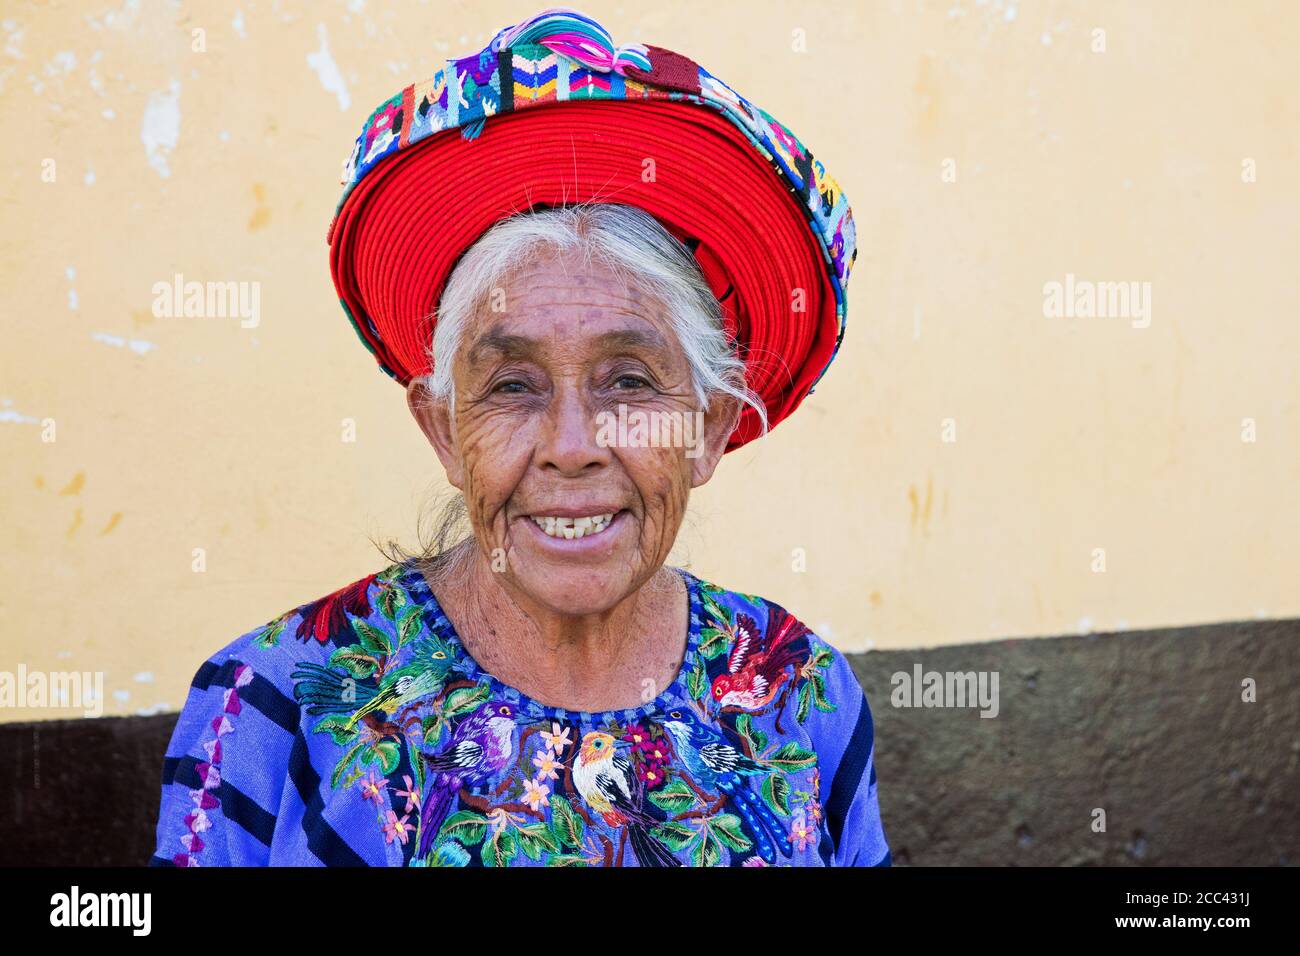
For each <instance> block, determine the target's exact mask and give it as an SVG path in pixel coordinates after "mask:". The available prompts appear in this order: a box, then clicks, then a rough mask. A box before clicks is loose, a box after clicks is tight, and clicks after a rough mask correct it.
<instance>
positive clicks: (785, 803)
mask: <svg viewBox="0 0 1300 956" xmlns="http://www.w3.org/2000/svg"><path fill="white" fill-rule="evenodd" d="M763 799H764V800H766V801H767V805H768V806H769V807H771V808H772V809H773V810H775V811H776V812H777V813H779V814H780V815H781V816H783V817H788V816H789V815H790V781H788V780H786V778H785V774H783V773H774V774H769V775H768V777H767V778H766V779H765V780H764V781H763Z"/></svg>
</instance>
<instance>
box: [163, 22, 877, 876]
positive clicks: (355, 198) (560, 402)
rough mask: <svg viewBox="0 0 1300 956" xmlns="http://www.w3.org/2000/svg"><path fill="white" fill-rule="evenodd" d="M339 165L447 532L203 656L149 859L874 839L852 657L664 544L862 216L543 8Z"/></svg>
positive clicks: (865, 731) (361, 856)
mask: <svg viewBox="0 0 1300 956" xmlns="http://www.w3.org/2000/svg"><path fill="white" fill-rule="evenodd" d="M344 179H345V185H346V187H347V188H346V191H345V193H344V198H343V200H342V202H341V203H340V205H339V208H338V211H337V214H336V216H335V221H334V222H333V224H332V225H331V229H330V236H329V241H330V246H331V262H332V267H333V274H334V280H335V283H336V286H337V288H338V291H339V295H340V299H341V301H342V303H343V306H344V309H345V310H346V312H347V314H348V316H349V318H350V319H351V320H352V322H353V324H354V325H355V327H356V329H357V331H358V333H359V335H360V337H361V339H362V341H363V342H365V343H366V345H367V346H368V347H369V348H370V349H371V351H372V352H373V353H374V354H375V356H376V358H377V359H378V362H379V364H380V367H381V368H382V369H383V370H384V371H385V372H387V373H388V374H389V375H391V376H392V377H393V378H395V379H397V381H399V382H400V383H402V384H403V385H404V386H405V387H406V394H407V402H408V405H409V408H410V411H411V413H412V414H413V415H414V418H415V420H416V422H417V423H418V425H419V427H420V429H421V430H422V431H423V433H424V435H425V436H426V437H427V438H428V440H429V443H430V445H431V446H432V447H433V450H434V452H435V453H436V454H437V457H438V459H439V461H440V462H441V464H442V467H443V469H445V472H446V477H447V480H448V481H449V482H450V484H451V485H452V486H454V488H456V489H458V490H459V492H460V493H461V494H460V496H459V497H458V499H457V502H456V503H455V504H456V507H458V508H459V509H460V510H459V516H460V517H461V518H464V519H467V524H468V526H469V529H470V530H471V531H472V534H469V535H467V536H466V537H464V539H463V540H460V541H458V542H453V541H450V540H449V539H448V536H447V535H446V534H445V533H444V534H442V535H440V536H439V540H438V541H437V542H434V543H432V544H430V545H429V546H427V547H425V548H424V550H423V551H422V552H421V553H419V554H417V555H408V554H405V553H404V552H403V553H399V554H395V555H393V558H395V560H394V563H392V564H391V565H390V566H389V567H386V568H384V569H383V570H380V571H378V572H377V573H375V574H372V575H370V576H368V577H366V578H363V579H362V580H360V581H357V582H355V583H353V584H350V585H348V586H347V587H345V588H342V589H341V590H339V591H337V592H335V593H334V594H331V595H329V596H327V597H324V598H321V599H319V600H316V601H312V602H311V603H308V604H305V605H303V606H301V607H298V608H296V609H295V610H293V611H289V612H288V613H286V614H284V615H282V616H280V617H278V618H276V619H275V620H274V621H272V622H270V623H268V624H266V625H265V626H262V627H259V628H256V629H255V630H253V631H250V632H249V633H248V634H245V635H244V636H243V637H241V638H239V639H238V640H236V641H234V642H233V643H231V644H230V645H228V646H227V647H225V648H223V649H222V650H221V651H219V652H218V653H217V654H215V655H214V656H213V657H212V658H211V659H210V660H209V661H208V662H207V663H205V664H204V666H203V667H202V668H201V669H200V670H199V672H198V674H197V675H196V677H195V679H194V683H193V687H192V689H191V692H190V696H189V698H188V700H187V702H186V705H185V708H184V710H183V712H182V713H181V715H180V719H179V721H178V723H177V726H176V730H175V732H174V734H173V736H172V740H171V744H170V747H169V749H168V752H167V753H168V756H167V759H166V763H165V768H164V783H163V799H162V808H161V818H160V820H159V824H158V842H157V850H156V853H155V856H154V857H153V859H152V861H151V862H152V863H153V864H155V865H172V864H174V865H178V866H196V865H198V866H208V865H222V864H226V865H267V864H269V865H277V864H313V865H314V864H324V865H336V864H367V865H386V866H480V865H482V866H509V865H546V866H572V865H595V866H652V867H675V866H684V865H686V866H719V865H723V866H726V865H729V866H870V865H881V864H888V863H889V861H890V854H889V849H888V847H887V845H886V842H885V835H884V831H883V829H882V825H881V821H880V815H879V810H878V804H877V798H876V777H875V771H874V767H873V737H872V721H871V712H870V709H869V707H868V703H867V700H866V697H865V695H864V694H863V692H862V689H861V687H860V685H859V684H858V682H857V679H856V678H855V676H854V674H853V672H852V670H851V668H850V666H849V664H848V662H847V661H846V659H845V658H844V657H843V655H842V654H841V653H840V652H839V651H837V650H836V649H835V648H834V647H832V646H831V645H829V644H828V643H826V642H825V641H824V640H822V639H820V638H818V637H817V636H816V635H814V634H813V633H811V632H810V631H809V629H808V628H807V627H805V626H804V625H803V624H802V623H800V622H799V621H798V620H797V619H796V618H795V617H793V616H792V615H791V614H790V613H789V612H787V611H786V610H784V609H783V608H782V607H780V606H779V605H777V604H775V603H773V602H771V601H769V600H766V599H764V598H761V597H756V596H753V595H749V594H746V593H743V592H736V591H730V590H727V589H725V588H722V587H720V586H718V585H715V584H712V583H709V582H707V581H704V580H702V579H700V578H698V577H696V576H695V575H693V574H691V573H690V572H688V571H685V570H682V569H679V568H671V567H667V566H665V561H666V560H667V559H668V556H669V552H670V551H671V549H672V546H673V542H674V539H675V538H676V535H677V532H678V529H679V527H680V526H681V523H682V519H683V516H684V514H685V510H686V506H687V502H688V499H689V497H690V491H691V489H692V488H695V487H698V486H700V485H702V484H704V483H705V482H707V481H708V480H709V478H710V477H711V476H712V474H713V472H714V469H715V468H716V467H717V465H718V463H719V461H720V460H721V458H722V456H723V454H724V453H725V452H727V451H729V450H731V449H734V448H737V447H740V446H741V445H743V444H745V443H746V442H747V441H749V440H751V439H753V438H755V437H758V436H759V435H761V434H763V433H764V432H765V431H766V430H768V429H769V428H770V427H772V426H774V425H775V424H776V423H777V422H779V421H781V420H782V419H783V418H784V417H786V416H787V415H788V414H789V413H790V412H791V411H793V410H794V408H795V407H796V406H797V405H798V404H799V402H800V401H801V400H802V399H803V397H804V396H805V395H806V394H807V393H808V392H809V391H810V390H811V388H812V385H813V384H814V383H815V382H816V380H817V378H818V377H819V376H820V375H821V373H822V372H823V371H824V370H825V368H826V366H827V364H828V363H829V362H830V359H831V358H832V357H833V355H834V352H835V349H836V347H837V346H838V343H839V338H840V336H841V334H842V329H843V325H842V323H843V317H844V295H843V293H844V285H845V283H846V281H847V278H848V269H849V266H850V264H851V262H852V258H853V228H852V219H851V216H850V213H849V210H848V206H847V203H846V201H845V199H844V197H843V196H842V195H841V194H840V192H839V190H838V188H837V186H836V185H835V183H834V181H833V180H832V179H830V177H829V176H827V175H826V173H825V171H824V169H823V168H822V166H821V164H820V163H819V162H817V161H816V160H815V159H813V157H812V155H811V154H810V153H809V152H808V150H807V149H806V148H805V147H804V146H803V145H802V144H801V143H800V142H799V141H798V140H797V139H795V137H794V136H793V135H792V134H791V133H790V132H789V131H788V130H787V129H786V128H785V127H784V126H782V125H780V124H779V123H778V122H777V121H776V120H774V119H773V118H772V117H770V116H769V115H768V114H766V113H765V112H763V111H762V110H760V109H758V108H757V107H755V106H753V105H752V104H751V103H749V102H748V101H747V100H745V99H744V98H742V97H740V96H739V95H738V94H736V93H735V92H734V91H732V90H731V89H730V88H729V87H727V86H726V85H725V84H723V83H722V82H721V81H720V80H718V79H716V78H715V77H713V76H712V75H710V74H709V73H708V72H707V71H705V70H704V69H703V68H701V67H699V66H698V65H697V64H695V63H693V62H692V61H690V60H688V59H687V58H685V57H683V56H681V55H679V54H676V53H672V52H670V51H668V50H664V49H661V48H657V47H646V46H630V47H620V48H617V49H616V48H614V46H613V45H612V43H611V42H610V40H609V36H608V34H607V33H605V31H604V30H603V29H602V28H601V27H600V26H599V25H598V24H595V23H594V22H593V21H591V20H589V19H587V18H585V17H583V16H582V15H581V14H577V13H575V12H573V11H565V10H550V11H547V12H546V13H544V14H542V15H540V16H538V17H535V18H533V19H531V20H529V21H526V22H524V23H522V24H519V25H517V26H514V27H511V28H507V29H505V30H502V31H501V32H500V33H498V34H497V36H496V37H495V38H494V39H493V41H492V43H491V44H489V46H488V47H487V48H486V49H485V50H484V51H482V52H481V53H479V54H476V55H474V56H471V57H467V58H464V59H461V60H454V61H450V62H449V63H448V64H447V65H446V68H445V69H444V70H443V71H441V72H440V73H438V74H437V75H436V76H435V77H434V78H433V79H432V80H431V81H429V82H427V83H420V84H415V85H414V86H412V87H409V88H407V89H406V90H404V91H403V92H402V93H401V94H399V95H398V96H396V97H394V98H393V99H392V100H390V101H389V102H387V103H385V104H384V105H383V106H381V107H380V108H379V110H377V111H376V112H375V113H374V114H373V115H372V116H371V118H370V120H369V121H368V122H367V124H366V127H365V129H364V130H363V132H362V135H361V137H360V138H359V139H358V141H357V145H356V148H355V149H354V150H353V153H352V156H351V158H350V159H349V161H348V164H347V166H346V167H345V173H344ZM434 306H436V308H434ZM455 517H457V514H456V513H455V512H453V514H452V518H455ZM447 527H452V524H448V525H447Z"/></svg>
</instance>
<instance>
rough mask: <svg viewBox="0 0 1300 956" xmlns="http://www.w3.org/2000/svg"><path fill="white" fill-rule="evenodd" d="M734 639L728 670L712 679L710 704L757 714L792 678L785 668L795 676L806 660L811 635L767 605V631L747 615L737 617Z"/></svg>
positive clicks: (784, 612) (782, 610)
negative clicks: (791, 667)
mask: <svg viewBox="0 0 1300 956" xmlns="http://www.w3.org/2000/svg"><path fill="white" fill-rule="evenodd" d="M732 632H733V634H734V635H735V637H734V639H733V640H732V643H731V650H730V654H729V655H728V658H727V670H726V672H725V673H723V674H719V675H718V676H717V677H715V678H714V679H713V701H714V703H715V704H717V706H719V707H739V708H740V709H742V710H749V711H754V710H759V709H761V708H763V707H766V706H767V705H768V704H770V703H771V702H772V700H773V699H775V697H776V695H777V692H778V691H780V689H781V688H782V687H783V686H784V685H785V683H786V682H787V681H788V680H789V679H790V677H791V673H792V672H791V671H787V670H786V668H788V667H790V666H791V665H793V666H794V670H793V673H796V674H797V673H798V672H799V668H801V667H802V666H803V665H804V664H805V663H806V662H807V660H808V655H809V654H810V653H811V648H810V647H809V644H808V635H809V633H811V632H810V631H809V630H808V628H807V627H805V626H804V624H803V623H801V622H800V621H799V619H798V618H796V617H794V616H793V615H792V614H790V613H789V612H788V611H786V610H785V609H784V608H781V607H778V606H777V605H775V604H768V618H767V628H766V629H765V630H763V631H761V632H760V631H759V629H758V624H757V623H756V622H755V621H754V619H753V618H752V617H750V616H749V615H748V614H739V615H737V616H736V624H735V626H734V627H733V628H732Z"/></svg>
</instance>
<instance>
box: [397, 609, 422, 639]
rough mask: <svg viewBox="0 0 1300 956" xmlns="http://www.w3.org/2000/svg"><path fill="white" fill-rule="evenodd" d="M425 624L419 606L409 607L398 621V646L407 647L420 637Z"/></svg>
mask: <svg viewBox="0 0 1300 956" xmlns="http://www.w3.org/2000/svg"><path fill="white" fill-rule="evenodd" d="M423 626H424V621H423V619H422V618H421V617H420V609H419V608H418V607H409V608H407V609H406V610H405V611H404V612H403V613H402V616H401V617H400V618H399V619H398V622H397V645H398V647H405V646H406V645H407V644H408V643H410V642H411V641H412V640H414V639H415V638H416V637H418V636H419V634H420V629H421V628H422V627H423Z"/></svg>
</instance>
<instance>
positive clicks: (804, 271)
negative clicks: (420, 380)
mask: <svg viewBox="0 0 1300 956" xmlns="http://www.w3.org/2000/svg"><path fill="white" fill-rule="evenodd" d="M648 170H649V171H650V172H649V173H648V172H647V171H648ZM343 184H344V191H343V196H342V198H341V199H340V201H339V205H338V208H337V210H336V212H335V216H334V220H333V221H332V222H331V224H330V230H329V235H328V241H329V244H330V267H331V272H332V274H333V278H334V284H335V287H336V289H337V291H338V294H339V299H340V301H341V303H342V305H343V309H344V311H345V312H346V313H347V315H348V318H349V319H350V320H351V321H352V324H353V326H354V327H355V328H356V331H357V333H358V335H359V336H360V337H361V340H362V342H364V343H365V345H366V346H367V347H368V348H369V349H370V351H371V352H372V353H374V356H375V358H376V360H377V361H378V363H379V367H380V368H381V369H383V371H385V372H386V373H387V374H389V375H390V376H392V377H393V378H395V379H396V380H397V381H398V382H400V383H401V384H403V385H406V384H407V383H408V382H410V381H411V379H412V378H416V377H419V376H422V375H426V374H428V372H429V371H430V369H429V367H428V363H429V359H428V351H427V350H428V346H429V342H430V340H431V338H432V334H433V323H434V322H436V315H434V311H435V309H436V306H437V303H438V301H439V298H440V296H441V294H442V290H443V286H444V285H445V283H446V281H447V278H448V276H449V274H450V272H451V270H452V268H453V267H454V266H455V264H456V261H457V260H458V259H459V257H460V256H461V254H462V253H464V252H465V250H466V249H468V248H469V247H470V246H471V245H473V243H474V242H475V240H477V239H478V238H479V237H480V236H481V235H482V234H483V233H484V232H485V231H486V230H487V229H489V228H490V227H491V226H492V225H493V224H495V223H496V222H498V221H500V220H501V219H504V218H506V217H508V216H510V215H513V214H515V213H518V212H522V211H526V210H528V209H530V208H535V207H537V206H541V205H559V204H564V203H572V202H613V203H622V204H627V205H632V206H637V207H640V208H642V209H644V210H645V211H647V212H649V213H650V214H651V215H653V216H655V217H656V218H657V219H658V220H659V221H660V222H661V223H663V224H664V226H665V228H667V229H668V231H669V232H670V233H672V234H673V235H675V236H676V237H677V238H678V239H680V240H682V241H683V242H685V243H686V244H687V246H688V247H689V248H692V249H693V251H694V254H695V258H696V261H697V262H698V263H699V265H700V267H701V270H702V272H703V273H704V276H705V277H706V279H707V280H708V282H709V285H710V287H711V288H712V290H713V292H714V294H715V296H716V297H717V298H718V300H719V302H720V303H721V305H722V311H723V319H724V325H725V329H726V332H727V334H728V335H729V336H730V337H731V339H732V341H733V343H734V345H735V347H736V349H737V351H738V354H739V355H740V356H741V358H742V359H743V360H744V361H745V367H746V368H745V375H746V381H747V383H748V385H749V387H750V388H751V389H753V390H754V391H755V392H756V393H758V395H759V396H760V397H761V398H762V399H763V401H764V402H765V403H766V406H767V410H768V416H769V424H770V426H775V425H776V424H777V423H778V422H780V421H781V420H782V419H784V418H785V417H786V416H787V415H789V414H790V413H791V412H792V411H794V409H795V408H796V407H797V406H798V405H799V403H800V402H801V401H803V399H804V397H805V396H806V395H808V393H809V392H811V390H812V388H813V386H814V385H816V384H817V382H818V380H819V379H820V378H821V376H822V375H823V374H824V373H825V371H826V369H827V367H828V366H829V365H830V363H831V360H832V359H833V358H834V356H835V353H836V351H837V350H838V348H839V344H840V341H841V340H842V338H843V335H844V322H845V315H846V303H845V288H846V286H847V284H848V279H849V271H850V269H851V268H852V265H853V260H854V258H855V257H856V255H857V252H856V241H855V240H856V230H855V227H854V223H853V213H852V211H851V210H850V208H849V204H848V200H847V198H846V197H845V196H844V194H843V193H842V192H841V191H840V188H839V186H838V184H837V183H836V182H835V180H834V179H833V178H832V177H831V176H830V175H829V174H828V173H827V172H826V170H825V168H824V167H823V166H822V164H821V162H819V161H818V160H817V159H816V158H814V157H813V155H812V153H811V152H810V151H809V150H808V148H807V147H805V146H804V145H803V143H801V142H800V141H799V140H798V138H796V137H795V135H794V134H793V133H791V132H790V130H789V129H787V128H786V127H785V126H784V125H782V124H781V123H780V122H779V121H777V120H776V119H775V118H774V117H772V116H771V115H770V114H768V113H767V112H765V111H764V110H763V109H761V108H760V107H758V106H756V105H754V104H753V103H751V102H750V101H749V100H747V99H745V98H744V97H742V96H741V95H740V94H738V93H736V92H735V91H734V90H732V89H731V87H729V86H727V85H726V84H725V83H723V82H722V81H721V80H719V79H718V78H717V77H715V76H713V75H712V74H711V73H709V72H708V71H707V70H705V69H704V68H703V67H701V66H699V65H698V64H696V63H695V62H694V61H692V60H690V59H688V58H687V57H685V56H682V55H681V54H678V53H674V52H672V51H671V50H665V49H663V48H661V47H656V46H650V45H641V44H636V45H627V46H620V47H615V46H614V44H613V42H612V40H611V39H610V36H609V33H608V32H607V31H606V30H605V29H604V28H603V27H601V26H600V24H598V23H596V22H595V21H594V20H591V19H590V18H588V17H585V16H583V15H582V14H580V13H577V12H575V11H572V10H566V9H551V10H546V11H544V12H542V13H541V14H538V15H537V16H535V17H532V18H530V19H529V20H526V21H524V22H523V23H519V24H517V25H515V26H512V27H507V28H505V29H503V30H501V31H499V32H498V33H497V35H496V36H495V37H493V39H492V41H491V43H489V44H488V46H487V47H485V48H484V49H483V50H482V51H480V52H479V53H477V54H474V55H472V56H467V57H464V58H461V59H454V60H449V61H447V62H446V64H445V65H444V67H443V69H441V70H439V71H438V72H437V73H435V74H434V75H433V77H432V78H430V79H428V80H425V81H423V82H420V83H415V84H413V85H411V86H408V87H407V88H406V89H404V90H402V91H401V92H400V93H398V94H397V95H395V96H393V97H392V98H391V99H389V100H388V101H387V102H385V103H383V104H382V105H380V107H379V108H378V109H377V110H375V112H374V113H373V114H371V116H370V118H369V119H368V120H367V121H366V124H365V126H364V128H363V129H362V131H361V135H360V136H359V137H358V138H357V141H356V144H355V146H354V147H353V150H352V153H351V155H350V156H349V157H348V159H347V162H346V163H345V165H344V169H343ZM758 433H759V420H758V416H757V414H756V413H755V412H754V411H753V409H748V408H747V409H745V412H744V414H743V416H742V418H741V420H740V423H739V425H738V426H737V428H736V431H735V432H734V433H733V435H732V436H731V440H730V442H729V443H728V446H727V450H728V451H730V450H732V449H734V448H738V447H740V446H741V445H743V444H745V443H746V442H747V441H749V440H751V439H752V438H754V437H756V436H757V435H758Z"/></svg>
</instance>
